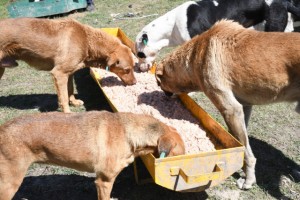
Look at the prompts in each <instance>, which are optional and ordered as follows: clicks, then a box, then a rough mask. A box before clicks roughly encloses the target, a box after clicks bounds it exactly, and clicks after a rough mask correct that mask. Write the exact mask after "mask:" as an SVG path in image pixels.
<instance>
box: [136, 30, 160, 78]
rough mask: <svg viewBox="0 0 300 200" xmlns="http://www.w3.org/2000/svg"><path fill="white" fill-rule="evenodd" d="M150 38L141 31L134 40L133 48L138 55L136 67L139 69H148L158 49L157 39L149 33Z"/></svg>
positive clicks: (143, 70)
mask: <svg viewBox="0 0 300 200" xmlns="http://www.w3.org/2000/svg"><path fill="white" fill-rule="evenodd" d="M151 37H152V38H151V40H150V38H149V36H148V34H147V33H144V32H141V33H139V34H138V36H137V38H136V41H135V48H136V52H137V57H138V61H139V62H138V68H139V70H140V71H142V72H145V71H148V70H149V69H150V68H151V67H152V65H153V62H154V60H155V58H156V56H157V54H158V51H159V50H160V49H159V48H158V44H157V41H156V40H155V38H153V35H151Z"/></svg>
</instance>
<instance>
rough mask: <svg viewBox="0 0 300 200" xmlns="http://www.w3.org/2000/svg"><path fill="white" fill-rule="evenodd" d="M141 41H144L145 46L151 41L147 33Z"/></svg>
mask: <svg viewBox="0 0 300 200" xmlns="http://www.w3.org/2000/svg"><path fill="white" fill-rule="evenodd" d="M141 40H142V43H143V44H144V45H145V46H146V45H147V44H148V41H149V39H148V35H147V33H144V34H143V35H142V38H141Z"/></svg>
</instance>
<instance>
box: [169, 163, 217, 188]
mask: <svg viewBox="0 0 300 200" xmlns="http://www.w3.org/2000/svg"><path fill="white" fill-rule="evenodd" d="M170 173H171V176H176V175H180V176H181V177H182V178H183V180H185V182H186V183H187V184H193V183H199V182H204V181H213V180H220V179H221V178H222V176H223V170H222V168H221V167H220V166H219V165H218V164H216V166H215V168H214V171H213V172H212V173H205V174H195V175H190V174H187V173H186V172H184V171H183V169H181V168H179V167H172V168H171V169H170Z"/></svg>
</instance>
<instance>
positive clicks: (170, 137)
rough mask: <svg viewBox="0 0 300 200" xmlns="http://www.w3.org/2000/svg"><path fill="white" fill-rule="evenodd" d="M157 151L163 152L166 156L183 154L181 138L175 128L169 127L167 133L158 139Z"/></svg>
mask: <svg viewBox="0 0 300 200" xmlns="http://www.w3.org/2000/svg"><path fill="white" fill-rule="evenodd" d="M158 153H159V155H161V153H165V155H166V156H178V155H183V154H185V147H184V143H183V140H182V139H181V137H180V135H179V134H178V132H177V131H176V129H175V128H172V127H169V130H168V132H167V133H165V134H163V135H162V136H161V137H160V138H159V139H158Z"/></svg>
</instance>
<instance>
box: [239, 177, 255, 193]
mask: <svg viewBox="0 0 300 200" xmlns="http://www.w3.org/2000/svg"><path fill="white" fill-rule="evenodd" d="M254 183H255V180H254V181H247V180H246V179H244V178H239V179H238V180H237V182H236V184H237V186H238V188H240V189H243V190H248V189H250V188H252V185H253V184H254Z"/></svg>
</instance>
